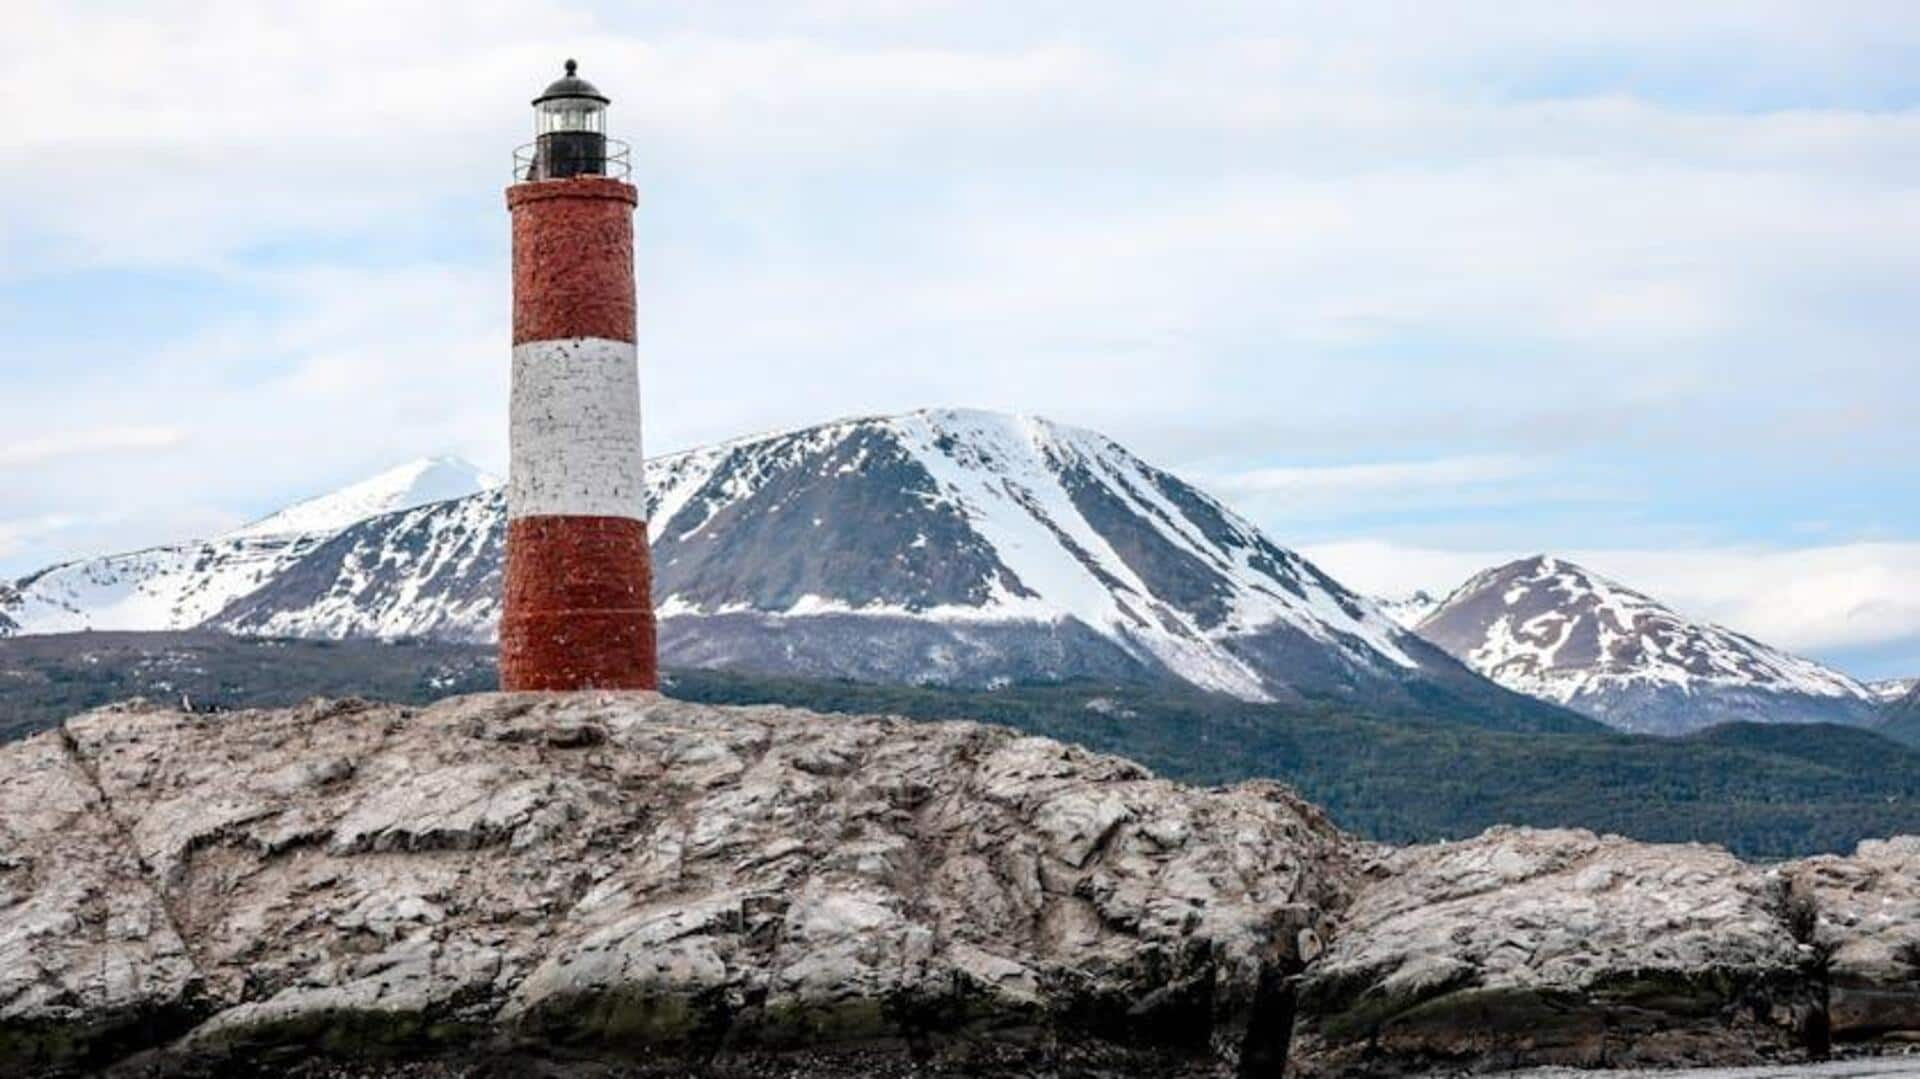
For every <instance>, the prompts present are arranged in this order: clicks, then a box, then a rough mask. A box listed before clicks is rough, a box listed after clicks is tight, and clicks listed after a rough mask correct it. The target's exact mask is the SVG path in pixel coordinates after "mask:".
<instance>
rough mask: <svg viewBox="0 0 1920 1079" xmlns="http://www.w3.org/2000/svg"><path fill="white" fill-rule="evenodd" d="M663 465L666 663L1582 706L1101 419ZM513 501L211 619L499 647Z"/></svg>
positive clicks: (462, 513) (361, 555)
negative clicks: (1335, 567)
mask: <svg viewBox="0 0 1920 1079" xmlns="http://www.w3.org/2000/svg"><path fill="white" fill-rule="evenodd" d="M648 476H649V485H650V488H651V497H652V513H651V518H652V526H653V537H654V539H653V544H654V580H655V600H656V603H657V605H658V608H659V612H660V616H661V645H662V652H663V659H664V660H665V661H666V662H668V663H670V664H683V665H695V666H712V667H730V668H735V669H744V670H752V671H760V672H768V673H788V674H802V675H813V676H844V677H852V678H859V679H865V680H872V681H888V682H936V683H950V684H965V685H979V684H997V683H1006V682H1012V681H1019V680H1024V679H1045V680H1051V679H1060V678H1072V677H1090V678H1108V679H1111V678H1137V677H1160V678H1174V679H1179V680H1182V681H1186V682H1190V683H1192V684H1195V685H1198V686H1202V687H1205V688H1208V689H1212V690H1218V691H1223V692H1227V693H1232V694H1236V695H1239V696H1242V697H1247V698H1256V699H1259V698H1275V697H1290V696H1295V695H1297V694H1309V695H1333V696H1341V697H1345V698H1348V699H1354V700H1362V701H1366V702H1370V703H1386V702H1393V703H1398V704H1412V703H1415V702H1428V703H1431V702H1433V701H1435V700H1438V699H1442V698H1447V699H1451V700H1453V701H1455V702H1456V703H1460V702H1470V703H1473V704H1475V705H1476V706H1479V707H1482V708H1484V709H1490V710H1493V711H1496V712H1502V713H1503V714H1510V715H1512V716H1515V717H1526V718H1517V719H1515V722H1520V723H1539V724H1542V725H1549V726H1551V725H1556V724H1559V725H1564V724H1565V723H1567V722H1573V723H1577V722H1578V721H1575V720H1572V719H1571V717H1567V716H1565V715H1564V713H1560V712H1558V711H1555V710H1542V711H1528V709H1537V708H1538V706H1537V705H1533V704H1531V703H1530V702H1524V701H1523V700H1522V699H1521V698H1518V697H1515V696H1514V695H1512V694H1509V693H1506V692H1504V691H1502V690H1499V689H1498V688H1497V687H1494V686H1492V685H1490V684H1489V683H1487V682H1486V681H1485V680H1484V679H1481V678H1479V677H1478V676H1476V675H1474V674H1473V673H1472V672H1470V671H1468V670H1466V669H1465V668H1464V667H1462V666H1461V665H1460V664H1458V663H1457V662H1456V661H1454V660H1453V659H1451V658H1450V657H1448V656H1446V655H1445V654H1444V653H1442V652H1441V651H1440V650H1438V649H1436V648H1434V647H1433V646H1431V645H1429V644H1428V643H1427V642H1425V641H1423V640H1422V639H1420V638H1419V637H1418V636H1416V635H1414V634H1412V633H1410V632H1408V631H1406V630H1404V629H1402V628H1401V627H1400V626H1399V625H1397V624H1395V623H1394V622H1393V620H1392V619H1391V618H1389V617H1387V615H1386V614H1384V613H1383V612H1382V611H1380V609H1379V608H1378V607H1376V606H1375V605H1374V604H1373V603H1372V602H1371V601H1369V600H1367V599H1364V598H1362V597H1360V596H1358V595H1355V594H1354V593H1352V592H1350V591H1348V590H1347V589H1345V588H1343V587H1342V586H1340V585H1339V584H1337V583H1336V582H1334V581H1332V580H1331V579H1329V578H1328V577H1326V576H1325V575H1324V574H1322V573H1321V572H1320V571H1319V570H1318V569H1316V568H1315V567H1314V566H1312V565H1311V564H1309V563H1308V562H1306V561H1305V560H1304V559H1302V558H1300V557H1299V556H1298V555H1296V554H1294V553H1292V552H1291V551H1287V550H1285V549H1283V548H1281V547H1279V546H1277V545H1275V544H1274V543H1272V542H1271V541H1270V540H1268V539H1267V538H1266V537H1264V536H1262V535H1261V534H1260V533H1259V532H1258V530H1256V529H1255V528H1254V527H1253V526H1252V525H1250V524H1248V523H1247V522H1245V521H1243V520H1241V519H1240V518H1238V517H1237V516H1235V515H1234V514H1233V513H1232V512H1230V511H1229V510H1227V509H1226V508H1225V507H1223V506H1222V505H1221V504H1220V503H1218V502H1216V501H1215V500H1214V499H1212V498H1210V497H1209V496H1207V495H1205V494H1203V493H1201V492H1200V491H1198V490H1196V489H1194V488H1193V487H1190V486H1188V485H1187V484H1185V483H1183V482H1181V481H1180V480H1178V479H1176V478H1174V477H1173V476H1171V475H1169V474H1168V473H1166V472H1163V471H1161V470H1159V469H1156V468H1153V467H1152V466H1150V465H1148V464H1146V463H1145V462H1142V461H1140V460H1139V459H1138V458H1136V457H1134V456H1133V455H1132V454H1130V453H1128V452H1127V451H1126V450H1124V449H1122V448H1121V447H1120V446H1119V445H1117V444H1115V443H1114V442H1112V441H1110V440H1108V439H1106V438H1104V437H1102V436H1100V435H1097V434H1093V433H1091V432H1087V431H1080V430H1076V429H1073V428H1069V427H1063V426H1060V425H1057V424H1053V423H1050V422H1048V421H1045V420H1040V419H1030V418H1021V417H1012V416H1003V415H997V414H991V413H981V412H967V411H928V412H919V413H913V414H909V415H903V416H895V417H884V418H871V419H859V420H849V421H843V422H838V423H830V424H825V425H822V426H818V427H811V428H807V429H804V430H799V431H792V432H786V433H781V434H775V435H769V436H765V437H758V438H751V439H743V440H739V441H734V442H729V443H724V444H721V445H718V446H713V447H709V448H705V449H700V450H694V451H691V452H687V453H682V454H678V455H675V456H672V457H666V458H661V459H656V460H654V461H651V462H649V465H648ZM504 517H505V503H504V496H503V495H502V494H501V493H500V492H498V491H489V492H484V493H481V494H478V495H474V496H472V497H469V498H466V499H462V500H459V501H456V502H447V503H441V504H439V505H435V506H429V507H424V508H421V509H415V510H411V511H407V512H403V513H396V514H388V515H385V516H382V517H378V518H375V519H373V520H369V521H364V522H361V523H360V524H357V525H355V526H353V527H351V528H347V529H345V530H343V531H341V532H339V533H337V534H335V535H333V536H331V537H329V538H328V539H326V540H325V541H324V542H323V543H321V544H319V545H317V546H316V547H315V548H314V549H313V550H311V551H310V552H308V553H307V554H305V555H304V556H303V557H302V558H300V559H299V561H298V563H297V564H295V565H293V566H291V567H289V568H287V569H286V570H285V571H284V572H281V573H279V574H276V575H275V577H274V579H273V580H272V581H270V582H269V583H267V584H266V585H265V586H263V587H262V588H260V589H258V590H257V591H255V592H253V593H251V594H249V595H247V596H245V597H242V598H240V599H239V600H237V601H236V602H234V603H232V604H231V605H229V606H228V607H227V608H226V609H224V610H223V611H221V612H220V613H219V614H218V615H216V616H215V617H213V618H212V619H211V621H210V625H213V626H216V627H219V628H225V629H229V630H233V631H237V632H244V633H269V634H287V635H306V636H399V635H433V636H439V637H446V638H453V639H464V640H487V639H491V636H492V634H493V632H494V622H495V620H496V618H497V617H498V602H499V590H500V557H501V550H502V540H501V536H502V533H503V531H504Z"/></svg>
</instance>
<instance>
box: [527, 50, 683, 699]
mask: <svg viewBox="0 0 1920 1079" xmlns="http://www.w3.org/2000/svg"><path fill="white" fill-rule="evenodd" d="M575 70H576V65H575V64H574V62H573V61H572V60H569V61H567V73H566V77H565V78H562V79H559V80H558V81H556V82H554V83H553V85H551V86H549V87H547V89H546V91H545V92H544V93H542V94H541V95H540V96H539V97H537V98H535V99H534V101H533V108H534V117H535V129H534V141H533V142H532V143H531V144H529V145H528V146H525V147H522V148H521V150H520V151H519V152H518V153H516V154H515V167H514V180H515V183H514V184H513V186H511V187H509V188H507V208H508V210H509V211H510V212H511V214H512V217H513V402H512V409H511V412H512V421H511V422H512V465H511V476H510V480H509V483H508V487H507V560H506V565H507V568H506V605H505V608H504V610H503V612H502V614H501V618H500V685H501V688H502V689H505V690H509V691H513V690H577V689H655V688H658V685H659V665H658V660H657V658H656V655H655V646H654V618H653V598H652V571H651V568H650V565H649V558H648V551H647V524H646V513H647V510H646V486H645V483H644V481H643V478H642V470H641V453H640V374H639V369H638V366H637V364H636V361H635V356H634V290H633V209H634V207H635V206H636V205H637V204H638V201H639V198H638V195H637V193H636V192H635V191H634V188H633V185H631V184H629V183H627V182H626V180H625V178H624V177H625V175H626V172H627V166H626V153H625V146H624V144H622V143H619V142H617V141H615V140H611V139H608V138H607V134H606V116H607V105H608V99H607V97H606V96H605V95H604V94H602V93H600V91H599V90H597V89H595V88H594V86H593V84H592V83H590V82H588V81H586V80H585V79H582V78H580V77H579V76H578V75H577V74H575Z"/></svg>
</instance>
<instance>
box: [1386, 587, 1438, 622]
mask: <svg viewBox="0 0 1920 1079" xmlns="http://www.w3.org/2000/svg"><path fill="white" fill-rule="evenodd" d="M1374 602H1375V603H1377V604H1379V605H1380V609H1381V610H1382V611H1385V612H1386V613H1387V617H1388V618H1391V619H1393V620H1394V621H1395V622H1397V623H1399V624H1400V625H1401V626H1402V627H1404V628H1406V629H1413V628H1414V627H1415V626H1418V625H1419V624H1420V623H1421V621H1423V620H1424V619H1425V618H1426V617H1427V616H1428V615H1430V614H1432V613H1433V610H1434V608H1435V607H1438V606H1440V598H1439V597H1438V596H1435V595H1434V594H1433V593H1431V592H1428V591H1425V590H1424V589H1423V590H1421V591H1418V592H1415V593H1413V594H1412V595H1410V596H1376V597H1374Z"/></svg>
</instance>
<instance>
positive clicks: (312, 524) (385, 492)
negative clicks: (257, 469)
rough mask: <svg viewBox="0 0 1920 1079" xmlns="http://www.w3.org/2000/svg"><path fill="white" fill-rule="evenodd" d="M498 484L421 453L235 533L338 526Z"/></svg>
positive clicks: (465, 466)
mask: <svg viewBox="0 0 1920 1079" xmlns="http://www.w3.org/2000/svg"><path fill="white" fill-rule="evenodd" d="M499 486H500V479H499V477H497V476H494V475H492V474H491V473H488V472H484V471H482V470H481V469H479V468H476V467H475V466H473V465H472V464H469V463H467V462H466V461H463V460H461V459H460V458H458V457H423V458H421V459H419V460H417V461H409V462H407V463H406V464H404V465H401V466H400V467H398V468H392V469H388V470H387V471H385V472H382V473H380V474H379V475H377V476H374V477H373V478H371V479H366V480H362V481H360V482H359V483H356V484H353V485H352V486H350V487H343V488H341V489H340V490H338V491H335V492H333V493H332V494H327V495H321V496H320V497H318V498H310V499H307V500H306V501H304V502H296V503H294V504H293V505H291V506H288V507H287V508H286V509H283V510H281V511H280V512H278V513H275V514H273V515H271V516H268V517H263V518H261V519H260V520H258V521H255V522H253V523H252V524H249V525H246V526H245V527H243V528H240V529H238V530H237V531H235V532H232V533H230V535H232V536H280V535H290V534H294V533H314V532H338V531H339V530H340V529H343V528H345V527H347V526H348V525H351V524H354V523H356V522H359V521H364V520H366V519H367V518H369V517H378V516H379V515H381V514H383V513H393V512H395V511H396V510H405V509H412V508H413V507H415V506H425V505H428V504H430V503H434V502H445V501H447V500H449V499H454V498H465V497H466V496H468V495H470V494H473V493H474V492H475V491H486V490H491V489H493V488H496V487H499Z"/></svg>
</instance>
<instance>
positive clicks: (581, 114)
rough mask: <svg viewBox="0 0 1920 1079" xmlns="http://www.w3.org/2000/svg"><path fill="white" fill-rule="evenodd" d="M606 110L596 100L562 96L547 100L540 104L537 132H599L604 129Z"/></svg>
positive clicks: (543, 133)
mask: <svg viewBox="0 0 1920 1079" xmlns="http://www.w3.org/2000/svg"><path fill="white" fill-rule="evenodd" d="M605 124H606V111H605V110H604V109H602V108H601V106H600V103H599V102H597V101H587V100H583V99H577V98H562V99H560V100H558V101H549V102H546V103H545V104H543V105H541V106H540V122H539V125H538V126H539V132H538V133H539V134H542V135H545V134H547V133H549V132H555V131H588V132H594V133H601V132H603V131H604V130H605Z"/></svg>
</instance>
